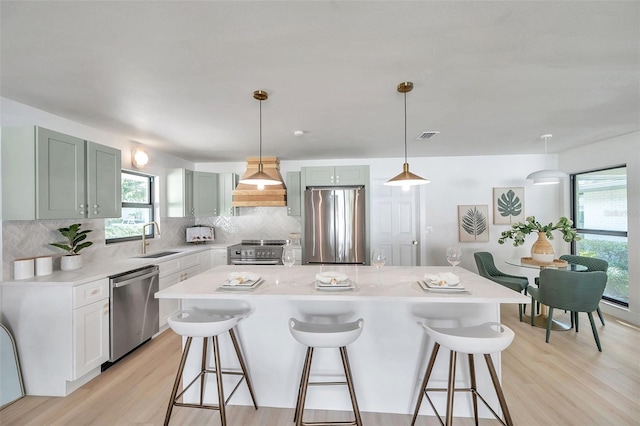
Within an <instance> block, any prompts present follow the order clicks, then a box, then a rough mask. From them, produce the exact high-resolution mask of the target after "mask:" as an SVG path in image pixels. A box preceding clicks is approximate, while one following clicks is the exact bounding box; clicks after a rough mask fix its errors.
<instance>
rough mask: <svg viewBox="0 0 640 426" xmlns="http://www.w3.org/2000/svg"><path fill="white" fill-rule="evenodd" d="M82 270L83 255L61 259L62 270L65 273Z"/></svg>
mask: <svg viewBox="0 0 640 426" xmlns="http://www.w3.org/2000/svg"><path fill="white" fill-rule="evenodd" d="M80 268H82V255H81V254H76V255H75V256H70V255H67V256H62V257H61V258H60V269H61V270H63V271H75V270H76V269H80Z"/></svg>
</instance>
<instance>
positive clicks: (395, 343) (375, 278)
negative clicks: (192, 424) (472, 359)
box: [156, 265, 529, 417]
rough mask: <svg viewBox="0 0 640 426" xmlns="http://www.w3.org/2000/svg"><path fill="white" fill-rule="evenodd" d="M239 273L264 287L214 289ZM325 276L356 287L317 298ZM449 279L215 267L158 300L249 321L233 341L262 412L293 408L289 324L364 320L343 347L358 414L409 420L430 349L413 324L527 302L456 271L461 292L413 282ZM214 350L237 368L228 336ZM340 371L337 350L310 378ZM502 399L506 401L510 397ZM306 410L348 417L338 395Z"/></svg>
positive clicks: (310, 400) (324, 352) (295, 376)
mask: <svg viewBox="0 0 640 426" xmlns="http://www.w3.org/2000/svg"><path fill="white" fill-rule="evenodd" d="M238 271H243V272H244V271H248V272H252V273H256V274H259V275H260V277H261V278H262V279H264V282H263V283H262V284H261V285H260V286H258V287H257V288H255V289H254V290H252V291H242V290H221V289H219V287H220V286H221V285H222V284H223V282H224V281H225V280H226V279H227V277H228V274H229V273H230V272H238ZM326 271H338V272H341V273H344V274H347V276H348V277H349V279H350V280H351V281H352V282H353V283H354V284H355V287H356V288H355V289H353V290H346V291H335V290H317V289H316V286H315V283H314V281H315V274H316V273H319V272H326ZM450 271H451V268H449V267H445V266H426V267H393V266H389V267H383V268H382V270H381V271H380V272H378V271H377V270H376V269H375V268H374V267H371V266H336V265H324V266H320V265H318V266H294V267H292V268H291V269H287V268H286V267H284V266H254V267H242V268H239V267H238V266H220V267H217V268H213V269H211V270H209V271H207V272H205V273H203V274H200V275H198V276H196V277H194V278H191V279H188V280H186V281H183V282H181V283H178V284H176V285H174V286H172V287H169V288H167V289H165V290H162V291H160V292H158V293H157V294H156V297H158V298H169V299H181V300H182V305H183V309H192V308H216V309H226V310H228V311H229V312H233V311H246V312H248V313H249V316H248V317H247V318H246V319H244V320H243V321H241V322H240V323H239V325H238V337H239V339H240V341H241V345H242V347H243V352H244V355H245V359H246V361H247V364H248V369H249V374H250V375H251V379H252V382H253V386H254V390H255V392H256V398H257V401H258V405H259V406H269V407H289V408H293V407H294V406H295V401H296V395H297V391H298V385H299V380H300V373H301V369H302V364H303V361H304V353H305V349H306V348H305V347H303V346H302V345H301V344H299V343H298V342H297V341H296V340H295V339H293V337H292V336H291V335H290V333H289V330H288V319H289V318H291V317H295V318H298V319H301V320H306V321H349V320H354V319H357V318H364V321H365V322H364V330H363V332H362V335H361V336H360V338H359V339H358V340H357V341H356V342H354V343H353V344H352V345H351V346H349V348H348V350H349V358H350V360H351V367H352V370H353V375H354V383H355V388H356V393H357V397H358V403H359V405H360V409H361V411H372V412H388V413H404V414H409V413H412V412H413V407H414V406H415V402H416V397H417V392H418V388H419V386H420V381H421V379H422V376H423V374H424V369H425V367H426V363H427V360H428V357H429V355H430V353H431V348H432V347H433V342H430V341H429V339H428V338H427V337H426V334H425V333H424V332H423V330H422V328H421V327H420V326H419V325H418V323H419V322H427V323H428V324H430V325H433V326H442V327H448V326H466V325H476V324H480V323H483V322H487V321H500V304H501V303H527V302H529V298H528V297H526V296H524V295H522V294H519V293H517V292H514V291H512V290H510V289H508V288H505V287H502V286H500V285H499V284H496V283H494V282H492V281H489V280H487V279H485V278H483V277H480V276H479V275H477V274H475V273H472V272H470V271H467V270H465V269H462V268H456V270H455V273H456V275H458V276H459V277H460V281H461V284H460V285H462V286H464V288H465V289H466V290H468V291H467V292H457V293H440V292H429V291H425V290H423V289H422V288H421V286H420V285H419V284H418V282H417V281H418V280H420V279H422V278H423V277H424V275H425V274H437V273H441V272H450ZM376 283H381V284H376ZM516 338H517V337H516ZM195 344H196V341H195V340H194V345H195ZM221 351H222V355H221V356H222V362H223V365H225V364H226V365H229V364H230V363H231V366H232V367H233V368H238V367H237V362H236V361H235V357H234V355H233V351H232V349H231V344H230V341H229V339H228V336H223V339H222V340H221ZM191 353H192V354H197V355H199V353H200V351H199V350H198V347H197V346H195V347H192V352H191ZM444 354H446V352H444ZM444 354H440V355H439V357H438V361H437V362H436V366H435V369H434V372H433V374H432V379H431V383H432V386H436V387H446V382H447V372H448V359H449V357H448V356H447V355H444ZM195 358H196V355H194V358H193V359H194V360H193V361H191V359H192V358H191V357H190V358H189V360H188V361H187V367H188V368H186V369H185V377H193V375H195V374H196V372H197V371H199V364H198V363H199V361H196V360H195ZM493 358H494V363H495V364H496V368H497V370H498V373H499V374H500V354H494V355H493ZM479 361H480V360H478V361H477V362H479ZM463 365H464V364H463ZM482 365H484V363H482V364H478V367H477V368H476V370H477V371H476V374H477V375H478V388H479V390H480V392H481V393H483V394H484V395H485V398H487V399H488V400H489V401H490V403H491V404H492V405H493V406H494V407H495V406H497V398H495V397H494V396H493V395H494V392H493V388H492V386H491V381H490V378H489V375H488V373H487V372H486V368H484V367H482ZM233 368H232V369H233ZM176 369H177V365H176ZM341 371H342V369H341V364H340V359H339V353H338V351H336V350H330V349H318V350H316V352H315V353H314V368H313V371H312V372H316V373H318V375H319V376H322V377H321V380H341V379H339V377H340V375H341ZM459 371H460V372H459V373H458V375H457V377H458V379H459V380H460V382H461V380H463V379H465V380H466V377H467V374H468V367H466V366H463V368H461V369H460V370H459ZM312 376H313V374H312ZM317 378H318V376H316V379H317ZM312 379H313V377H312ZM210 380H211V386H209V389H210V392H205V393H206V394H205V400H207V401H209V402H215V401H216V396H215V378H214V377H211V378H210ZM234 380H235V379H234V378H233V377H232V378H229V380H228V381H227V380H225V389H226V390H227V391H229V390H230V389H232V388H233V386H232V383H235V382H234ZM195 392H197V390H195V389H194V390H193V391H192V390H191V389H190V390H189V392H188V393H187V394H186V395H185V397H186V398H188V399H190V398H195V397H196V394H195ZM506 398H507V401H508V399H509V395H506ZM433 400H434V401H435V403H436V406H437V407H438V409H439V410H440V409H442V411H441V412H442V413H443V412H444V406H445V393H442V395H440V394H435V395H434V397H433ZM230 403H231V404H241V405H250V404H251V402H250V397H249V394H248V391H247V390H246V387H245V386H241V387H240V388H238V391H237V392H236V394H234V396H233V398H232V399H231V401H230ZM306 407H307V408H323V409H327V408H331V409H334V410H345V411H348V410H350V409H351V407H350V401H349V397H348V394H347V391H346V388H345V387H344V386H335V387H334V386H323V387H314V388H311V389H310V390H309V393H308V395H307V405H306ZM480 408H481V410H480V415H481V416H482V417H490V414H489V412H488V410H486V409H485V408H484V407H480ZM421 413H422V414H426V415H433V411H432V410H431V408H430V407H429V404H422V408H421ZM471 413H472V411H471V398H470V397H468V396H467V395H464V394H460V396H457V398H456V404H455V415H457V416H470V415H471Z"/></svg>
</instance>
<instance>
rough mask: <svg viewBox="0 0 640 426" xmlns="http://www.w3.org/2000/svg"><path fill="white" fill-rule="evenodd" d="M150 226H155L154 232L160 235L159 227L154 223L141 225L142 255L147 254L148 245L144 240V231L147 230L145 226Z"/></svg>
mask: <svg viewBox="0 0 640 426" xmlns="http://www.w3.org/2000/svg"><path fill="white" fill-rule="evenodd" d="M151 225H155V227H156V232H157V233H158V235H160V226H159V225H158V223H157V222H156V221H153V222H149V223H145V224H144V225H142V254H146V253H147V246H148V245H149V243H148V242H147V239H146V232H145V230H146V229H147V226H151Z"/></svg>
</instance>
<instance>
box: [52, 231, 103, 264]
mask: <svg viewBox="0 0 640 426" xmlns="http://www.w3.org/2000/svg"><path fill="white" fill-rule="evenodd" d="M58 231H59V232H60V233H61V234H62V236H64V237H66V238H67V239H68V240H69V244H60V243H51V244H50V245H52V246H54V247H58V248H61V249H63V250H66V251H67V252H68V254H66V255H64V256H62V258H61V259H60V269H62V270H63V271H73V270H75V269H80V268H82V255H80V250H82V249H84V248H87V247H89V246H91V245H92V244H93V243H92V242H91V241H85V240H86V239H87V234H88V233H89V232H91V230H86V231H80V224H79V223H75V224H73V225H71V226H69V227H68V228H58Z"/></svg>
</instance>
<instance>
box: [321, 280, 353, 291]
mask: <svg viewBox="0 0 640 426" xmlns="http://www.w3.org/2000/svg"><path fill="white" fill-rule="evenodd" d="M315 284H316V290H320V291H345V290H354V289H355V288H356V286H355V284H354V283H353V282H351V280H349V279H347V280H346V281H343V282H341V283H340V285H331V284H325V283H321V282H320V281H316V282H315Z"/></svg>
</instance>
